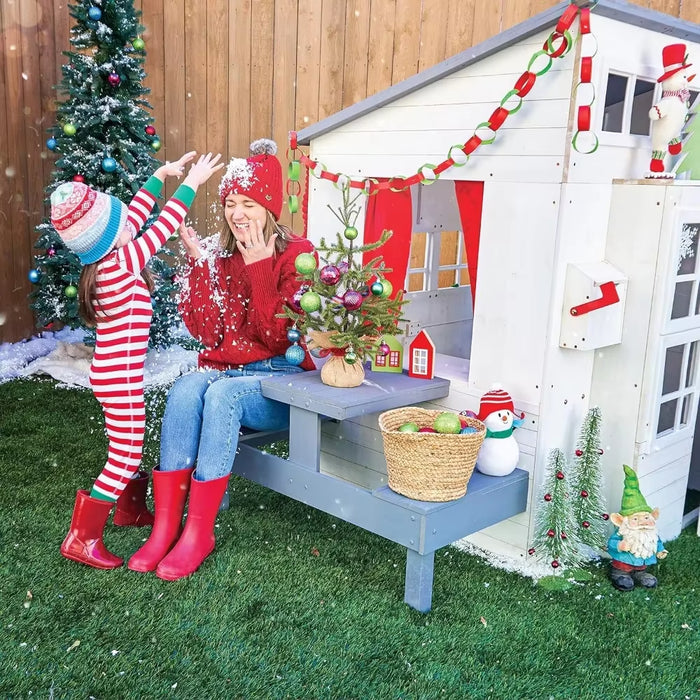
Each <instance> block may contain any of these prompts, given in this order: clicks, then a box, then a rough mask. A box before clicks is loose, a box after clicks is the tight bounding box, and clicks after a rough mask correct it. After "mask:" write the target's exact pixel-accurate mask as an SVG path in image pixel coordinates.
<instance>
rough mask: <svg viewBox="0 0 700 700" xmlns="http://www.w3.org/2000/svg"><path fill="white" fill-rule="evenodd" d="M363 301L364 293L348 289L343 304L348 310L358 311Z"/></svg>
mask: <svg viewBox="0 0 700 700" xmlns="http://www.w3.org/2000/svg"><path fill="white" fill-rule="evenodd" d="M362 302H363V298H362V294H360V293H359V292H356V291H355V290H354V289H348V291H347V292H345V294H344V295H343V306H344V307H345V308H346V309H347V310H348V311H357V309H359V308H360V307H361V306H362Z"/></svg>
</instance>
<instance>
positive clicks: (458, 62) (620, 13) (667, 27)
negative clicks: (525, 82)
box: [298, 0, 700, 146]
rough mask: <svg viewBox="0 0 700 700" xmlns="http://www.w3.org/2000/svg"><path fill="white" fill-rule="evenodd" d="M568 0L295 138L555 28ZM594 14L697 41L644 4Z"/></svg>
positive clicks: (601, 6)
mask: <svg viewBox="0 0 700 700" xmlns="http://www.w3.org/2000/svg"><path fill="white" fill-rule="evenodd" d="M570 4H571V3H570V2H569V0H563V2H560V3H558V4H557V5H555V6H554V7H551V8H549V9H548V10H545V11H544V12H540V13H539V14H538V15H535V16H534V17H530V18H529V19H527V20H525V21H524V22H521V23H520V24H517V25H515V26H514V27H511V28H510V29H507V30H505V31H504V32H501V33H499V34H497V35H496V36H493V37H491V38H490V39H487V40H486V41H482V42H481V43H480V44H477V45H476V46H472V47H471V48H468V49H465V50H464V51H462V52H461V53H458V54H456V55H455V56H451V57H450V58H448V59H446V60H444V61H442V63H438V64H437V65H435V66H432V67H431V68H428V69H426V70H424V71H421V72H420V73H417V74H416V75H413V76H411V77H410V78H407V79H406V80H402V81H401V82H400V83H397V84H396V85H392V86H391V87H388V88H386V89H385V90H381V91H380V92H378V93H376V94H375V95H372V96H371V97H368V98H366V99H364V100H361V101H360V102H356V103H355V104H354V105H351V106H350V107H346V108H345V109H343V110H341V111H340V112H336V113H335V114H332V115H331V116H329V117H326V118H325V119H322V120H321V121H319V122H316V123H315V124H312V125H311V126H308V127H306V128H305V129H302V130H301V131H300V132H299V133H298V142H299V143H300V144H302V145H307V146H308V145H309V143H310V142H311V139H313V138H316V137H317V136H322V135H323V134H326V133H328V132H329V131H333V129H336V128H337V127H339V126H342V125H343V124H347V123H348V122H350V121H353V120H354V119H357V118H358V117H361V116H364V115H365V114H368V113H369V112H372V111H374V110H375V109H377V108H378V107H383V106H384V105H386V104H389V103H390V102H393V101H394V100H397V99H398V98H399V97H403V96H404V95H408V94H410V93H412V92H414V91H415V90H419V89H420V88H423V87H425V86H426V85H430V84H431V83H434V82H436V81H438V80H440V79H441V78H444V77H445V76H447V75H450V74H451V73H454V72H455V71H458V70H461V69H462V68H466V67H467V66H470V65H471V64H472V63H476V62H477V61H480V60H482V59H484V58H487V57H488V56H491V55H493V54H495V53H498V52H499V51H502V50H503V49H506V48H508V47H509V46H512V45H513V44H516V43H518V42H519V41H522V40H523V39H527V38H528V37H530V36H532V35H533V34H537V33H538V32H541V31H542V30H543V29H554V26H555V25H556V23H557V21H558V20H559V17H561V14H562V12H563V11H564V10H565V9H566V8H567V7H568V6H569V5H570ZM592 11H593V14H594V16H595V15H599V16H602V17H608V18H610V19H614V20H618V21H619V22H625V23H627V24H631V25H634V26H637V27H641V28H643V29H648V30H650V31H654V32H660V33H661V34H667V35H668V36H669V37H671V38H673V39H677V40H679V41H688V42H693V43H700V25H698V24H695V23H693V22H688V21H686V20H681V19H677V18H676V17H671V16H670V15H666V14H664V13H662V12H657V11H655V10H650V9H648V8H646V7H640V6H638V5H633V4H631V3H629V2H625V1H624V0H599V1H598V4H597V5H596V6H595V7H594V8H593V9H592Z"/></svg>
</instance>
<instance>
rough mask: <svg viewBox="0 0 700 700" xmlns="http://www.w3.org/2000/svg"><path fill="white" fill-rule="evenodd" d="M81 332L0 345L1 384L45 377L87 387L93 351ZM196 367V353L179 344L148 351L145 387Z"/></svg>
mask: <svg viewBox="0 0 700 700" xmlns="http://www.w3.org/2000/svg"><path fill="white" fill-rule="evenodd" d="M83 337H84V334H83V332H82V331H80V330H75V331H71V330H68V329H64V330H61V331H58V332H57V333H43V334H42V335H41V336H39V337H35V338H31V339H30V340H27V341H24V342H20V343H3V344H2V345H0V382H2V381H7V380H8V379H14V378H17V377H28V376H31V375H35V374H48V375H50V376H51V377H53V378H54V379H57V380H58V381H59V382H61V383H62V384H63V385H65V386H81V387H85V388H88V389H89V388H90V381H89V379H88V373H89V371H90V362H91V361H92V355H93V348H92V347H89V346H87V345H85V343H83V342H82V340H83ZM196 366H197V352H196V351H195V350H185V349H184V348H181V347H180V346H179V345H173V346H171V347H169V348H161V349H159V350H155V349H151V350H149V351H148V354H147V356H146V364H145V367H144V385H145V386H157V385H160V384H169V383H170V382H172V381H173V380H175V379H176V378H177V377H179V376H180V375H181V374H184V373H186V372H189V371H190V370H191V369H193V368H195V367H196Z"/></svg>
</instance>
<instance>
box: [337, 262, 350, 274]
mask: <svg viewBox="0 0 700 700" xmlns="http://www.w3.org/2000/svg"><path fill="white" fill-rule="evenodd" d="M349 269H350V266H349V265H348V264H347V262H346V261H345V260H343V261H342V262H339V263H338V270H339V272H340V274H341V275H344V274H346V273H347V271H348V270H349Z"/></svg>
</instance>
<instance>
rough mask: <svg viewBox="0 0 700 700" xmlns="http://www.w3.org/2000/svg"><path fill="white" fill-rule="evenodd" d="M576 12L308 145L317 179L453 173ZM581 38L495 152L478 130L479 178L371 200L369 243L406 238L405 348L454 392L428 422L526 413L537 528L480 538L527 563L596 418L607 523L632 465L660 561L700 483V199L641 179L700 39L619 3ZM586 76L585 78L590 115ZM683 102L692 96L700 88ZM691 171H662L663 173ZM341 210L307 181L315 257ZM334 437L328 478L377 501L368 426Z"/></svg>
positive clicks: (317, 127)
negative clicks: (420, 353) (666, 102)
mask: <svg viewBox="0 0 700 700" xmlns="http://www.w3.org/2000/svg"><path fill="white" fill-rule="evenodd" d="M568 6H569V3H568V2H562V3H560V4H558V5H557V6H556V7H554V8H552V9H550V10H547V11H545V12H543V13H541V14H539V15H537V16H535V17H532V18H531V19H529V20H527V21H526V22H524V23H522V24H520V25H518V26H516V27H514V28H512V29H510V30H507V31H505V32H503V33H501V34H499V35H498V36H495V37H493V38H492V39H489V40H488V41H485V42H483V43H482V44H479V45H478V46H475V47H472V48H469V47H465V50H464V51H463V52H462V53H460V54H458V55H456V56H453V57H451V58H450V59H448V60H446V61H444V62H443V63H441V64H439V65H436V66H434V67H433V68H430V69H428V70H426V71H424V72H422V73H420V74H418V75H416V76H414V77H411V78H409V79H407V80H405V81H403V82H402V83H399V84H397V85H394V86H393V87H390V88H388V89H387V90H384V91H382V92H380V93H378V94H376V95H374V96H372V97H370V98H368V99H366V100H363V101H361V102H359V103H357V104H355V105H352V106H351V107H348V108H347V109H344V110H343V111H341V112H338V113H337V114H335V115H332V116H330V117H329V118H327V119H324V120H322V121H320V122H318V123H317V124H314V125H311V126H309V127H307V128H305V129H304V130H303V131H301V132H299V134H298V140H299V144H300V145H301V146H302V147H304V148H307V147H308V154H309V157H310V158H311V159H312V160H313V161H315V162H317V163H319V164H323V166H321V165H319V168H320V167H324V168H327V170H328V171H332V172H334V173H343V174H345V175H347V176H349V177H350V178H359V179H361V180H364V179H369V178H376V179H377V180H378V181H380V180H381V179H386V178H395V177H396V176H397V174H398V175H401V176H403V177H408V176H410V175H413V174H414V173H416V172H417V171H418V170H419V169H421V168H424V167H428V166H429V165H430V164H437V163H440V162H441V161H443V160H444V159H445V158H446V156H447V154H450V157H452V156H456V155H458V152H456V151H455V147H454V144H464V143H465V142H466V141H467V140H468V139H469V138H470V137H471V136H472V135H473V134H474V133H475V130H476V129H477V128H478V127H479V125H482V126H483V123H484V122H487V121H488V119H489V116H490V115H491V114H492V113H493V112H494V109H496V108H497V107H498V106H499V104H501V101H502V100H503V99H504V96H506V95H507V94H508V93H509V91H511V90H512V88H513V85H514V84H515V83H516V81H517V80H518V79H519V77H520V76H521V75H522V74H523V72H524V71H525V70H527V69H528V66H529V63H530V61H531V59H532V57H533V55H534V54H536V53H537V52H540V51H541V49H542V47H543V44H544V42H545V41H546V40H547V38H548V37H549V36H550V34H551V33H552V31H553V30H554V28H555V26H556V24H557V22H558V20H559V18H560V17H561V16H562V13H563V12H564V11H565V10H566V9H567V7H568ZM590 19H591V21H590V24H591V32H590V36H584V37H583V40H582V41H581V44H580V47H579V49H578V51H577V50H576V48H574V49H573V50H571V51H570V52H568V53H567V54H566V55H564V56H561V57H557V58H554V59H552V61H551V67H549V69H548V70H545V64H546V58H545V59H544V63H542V64H540V63H539V61H541V60H543V57H542V56H541V54H540V55H539V57H538V58H537V59H536V61H535V63H534V65H533V71H536V72H538V73H541V74H539V75H538V77H537V80H536V83H535V85H534V86H533V87H532V89H531V91H530V92H529V93H528V94H527V96H526V97H525V98H523V100H522V106H521V108H520V109H519V110H518V111H514V112H513V113H512V114H510V115H509V116H508V118H507V120H506V121H505V123H504V124H503V126H502V127H501V128H500V129H499V130H498V132H497V133H496V134H495V139H494V140H493V142H492V143H488V141H489V139H488V138H487V137H488V136H492V135H493V134H491V133H490V131H489V130H487V131H486V132H485V133H483V129H482V133H481V137H482V140H483V141H485V143H482V144H481V145H480V147H479V148H478V149H477V150H476V151H475V152H473V153H472V154H471V157H470V158H469V161H468V163H466V164H464V162H463V161H464V160H465V159H463V160H462V161H461V162H460V161H459V159H458V158H457V157H455V158H454V160H455V165H453V166H452V167H449V168H447V169H445V170H444V171H443V172H441V173H440V176H439V178H435V177H432V179H431V181H430V182H429V183H427V184H414V185H412V186H411V187H410V188H409V189H405V190H402V188H400V187H392V188H390V189H386V190H383V191H382V192H381V193H380V194H378V195H374V196H371V197H369V198H366V214H365V215H364V221H365V225H364V229H365V231H364V233H365V236H367V235H368V231H372V230H373V229H377V228H378V227H384V228H391V229H392V230H393V232H394V235H393V237H392V239H391V240H390V241H389V242H388V244H387V245H386V246H385V247H384V248H383V249H382V250H381V251H380V252H381V253H382V254H383V255H384V256H385V258H387V259H388V262H389V266H390V267H392V268H394V270H395V272H394V274H395V275H398V277H399V282H398V285H399V286H401V285H403V288H404V289H406V290H407V297H408V298H409V299H410V304H408V305H407V306H406V308H405V310H404V315H405V316H406V317H407V318H408V319H410V321H409V322H408V323H407V324H406V329H405V330H406V336H405V339H404V348H406V349H408V348H410V347H412V342H413V341H414V339H415V338H416V337H417V336H419V334H420V333H421V332H422V331H424V330H426V331H428V332H429V334H430V337H431V338H432V341H433V342H434V344H435V348H436V349H437V355H436V356H435V368H434V371H435V374H436V375H437V376H441V377H447V378H449V379H450V380H451V387H450V394H449V396H448V397H447V398H445V399H441V400H439V401H436V402H434V404H433V407H444V408H447V409H451V410H454V411H462V410H467V409H468V410H473V411H476V410H478V406H479V397H480V396H481V395H482V394H483V393H484V392H485V391H487V390H488V389H489V387H490V386H491V385H492V384H493V383H496V382H498V383H500V384H502V385H503V386H504V387H505V388H506V389H507V390H508V391H509V393H510V394H511V395H512V397H513V400H514V403H515V406H516V408H517V409H518V410H519V411H524V412H525V417H526V420H525V422H524V424H523V426H522V427H521V428H520V429H518V430H517V431H516V433H515V435H516V438H517V440H518V442H519V446H520V454H521V459H520V464H519V467H520V468H521V469H524V470H526V471H527V472H528V473H529V476H530V484H529V500H530V506H529V508H528V510H527V512H525V513H521V514H520V515H518V516H516V517H514V518H510V519H508V520H506V521H503V522H501V523H499V524H497V525H494V526H492V527H490V528H488V529H486V530H482V531H481V532H479V533H477V534H475V535H473V536H471V537H470V540H471V541H472V542H474V543H475V544H477V545H479V546H483V547H485V548H487V549H490V550H492V551H498V552H501V553H507V554H510V555H515V556H525V554H526V552H527V548H528V543H529V542H530V541H531V537H532V530H533V518H534V506H533V498H534V497H535V496H536V495H537V494H538V492H539V487H540V484H541V482H542V480H543V473H544V469H545V466H546V460H547V454H548V453H549V451H550V450H551V449H553V448H560V449H562V450H563V451H564V452H565V453H566V454H567V455H569V456H570V455H572V454H573V450H574V445H575V441H576V436H577V434H578V431H579V429H580V426H581V424H582V421H583V418H584V416H585V414H586V411H587V410H588V409H589V407H591V406H594V405H597V406H600V408H601V411H602V416H603V420H602V433H601V440H602V444H603V446H604V449H605V454H604V456H603V458H602V469H603V478H604V482H605V496H606V498H607V503H608V508H609V510H614V509H615V508H616V507H617V505H618V504H619V503H620V497H621V493H622V478H621V477H620V474H621V465H622V464H623V463H625V464H629V465H631V466H632V467H633V468H634V469H635V470H637V472H638V474H639V479H640V484H641V488H642V490H643V491H644V493H645V494H646V496H647V499H648V501H649V503H653V504H654V506H657V507H659V508H660V511H661V516H660V520H659V528H660V534H661V536H662V537H663V538H664V539H670V538H673V537H676V536H677V535H678V534H679V532H680V530H681V527H682V525H683V519H684V512H683V510H684V501H685V496H686V490H687V489H688V487H689V479H690V483H691V484H695V488H698V482H700V447H698V446H697V444H698V443H699V442H700V435H698V436H697V437H696V432H700V431H696V419H697V417H698V401H699V400H700V360H699V358H700V264H699V263H698V259H699V258H700V252H699V250H698V246H699V242H700V182H695V181H692V180H681V179H679V178H677V179H675V180H673V179H666V180H652V179H645V172H646V171H648V169H649V162H650V156H651V126H650V120H649V116H648V113H649V110H650V108H651V106H652V105H653V104H654V101H655V100H656V99H658V98H659V97H660V86H659V83H658V82H657V80H658V78H659V76H661V75H662V73H663V70H664V67H663V65H662V51H663V49H664V47H665V46H667V45H668V44H670V43H679V42H682V43H684V44H685V45H686V47H687V53H688V54H689V57H690V58H689V60H690V62H691V63H695V65H696V67H698V66H700V26H698V25H695V24H691V23H688V22H684V21H681V20H678V19H675V18H672V17H669V16H667V15H664V14H660V13H658V12H654V11H650V10H647V9H645V8H642V7H637V6H633V5H630V4H628V3H625V2H619V1H617V0H600V2H598V3H597V5H595V7H594V8H593V9H592V11H591V16H590ZM571 31H572V34H573V35H574V37H575V35H576V33H577V32H578V23H577V22H575V23H574V25H573V26H572V27H571ZM589 41H590V42H592V43H589ZM595 45H597V52H596V51H595ZM581 56H593V58H592V60H591V62H590V64H589V65H588V69H589V72H590V76H589V81H590V85H587V86H584V87H587V88H590V91H589V92H586V94H582V91H581V90H580V89H578V88H577V85H578V83H579V82H580V79H581V65H580V63H581V60H580V59H581ZM693 59H695V60H693ZM698 70H700V68H698ZM690 90H691V98H694V97H695V96H697V91H698V90H700V82H695V83H691V84H690ZM572 95H573V96H574V97H573V99H572ZM581 104H586V105H588V104H590V130H586V133H579V134H578V135H577V139H576V140H574V139H573V137H574V136H575V135H576V131H577V128H578V126H577V109H578V107H579V106H580V105H581ZM508 106H509V107H511V106H512V105H508ZM579 126H580V124H579ZM596 139H597V148H594V146H595V143H596V141H595V140H596ZM572 140H574V143H573V145H572ZM459 147H460V146H457V148H459ZM587 151H591V152H587ZM680 157H682V154H681V156H673V155H668V156H667V160H666V167H667V168H669V167H671V166H672V165H673V162H674V159H677V158H680ZM423 164H426V166H424V165H423ZM428 169H429V170H430V168H429V167H428ZM368 181H369V180H368ZM428 185H429V186H428ZM338 196H339V195H338V190H337V188H335V187H333V186H332V184H331V183H329V181H328V180H325V179H319V178H318V177H314V176H313V175H312V176H311V177H310V178H309V201H308V235H309V237H310V238H311V239H312V240H315V241H317V240H319V239H320V238H321V237H322V236H323V235H326V234H327V232H328V231H329V230H334V227H335V224H334V221H333V219H332V218H331V216H330V214H329V213H328V208H327V204H329V203H330V204H332V205H335V204H337V198H338ZM362 220H363V217H362V216H361V218H360V222H361V221H362ZM393 282H394V287H395V288H396V286H397V277H394V280H393ZM572 310H573V311H572ZM411 361H412V358H411V356H410V354H409V353H407V354H406V357H405V360H404V364H405V366H406V363H407V362H411ZM323 430H324V452H323V454H322V460H321V465H322V467H321V468H322V469H323V470H326V471H328V472H330V473H334V474H337V475H339V476H343V477H344V478H347V479H349V480H351V481H354V482H356V483H358V484H361V485H363V486H366V487H372V486H375V485H379V484H382V483H385V482H386V473H385V462H384V456H383V453H382V441H381V436H380V433H379V431H378V428H377V416H376V415H371V416H363V417H361V418H359V419H356V420H352V421H344V422H343V423H342V424H334V423H332V422H328V423H326V424H325V425H324V428H323ZM349 445H352V446H353V448H352V449H348V447H349ZM694 445H696V447H695V449H694ZM685 517H686V521H687V519H688V515H687V514H686V516H685ZM691 517H692V516H691Z"/></svg>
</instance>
